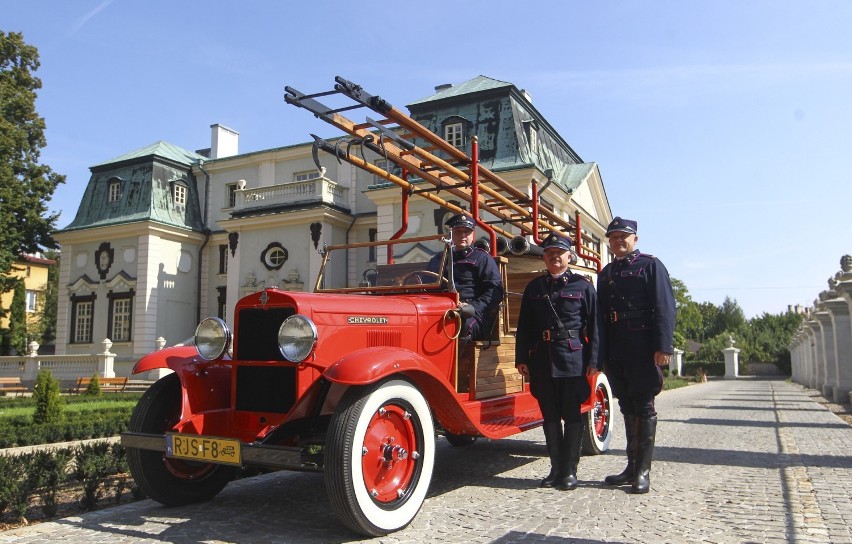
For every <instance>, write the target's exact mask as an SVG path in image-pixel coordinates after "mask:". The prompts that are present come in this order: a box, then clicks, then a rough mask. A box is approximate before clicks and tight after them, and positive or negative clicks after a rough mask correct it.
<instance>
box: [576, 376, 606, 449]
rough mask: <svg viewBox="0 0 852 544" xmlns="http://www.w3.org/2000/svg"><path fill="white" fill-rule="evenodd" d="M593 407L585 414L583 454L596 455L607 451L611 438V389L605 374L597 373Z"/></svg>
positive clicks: (593, 392)
mask: <svg viewBox="0 0 852 544" xmlns="http://www.w3.org/2000/svg"><path fill="white" fill-rule="evenodd" d="M592 400H593V401H594V406H593V407H592V409H591V410H589V411H588V412H587V413H586V421H585V423H586V432H585V433H583V453H585V454H588V455H598V454H601V453H603V452H605V451H607V450H609V442H610V439H611V438H612V406H611V404H612V389H610V387H609V380H607V378H606V374H603V373H602V372H599V373H598V374H597V376H596V379H595V387H594V390H593V391H592Z"/></svg>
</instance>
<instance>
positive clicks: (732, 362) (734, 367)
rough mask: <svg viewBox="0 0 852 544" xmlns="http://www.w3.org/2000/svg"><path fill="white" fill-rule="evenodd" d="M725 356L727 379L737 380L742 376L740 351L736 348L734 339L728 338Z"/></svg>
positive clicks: (723, 351)
mask: <svg viewBox="0 0 852 544" xmlns="http://www.w3.org/2000/svg"><path fill="white" fill-rule="evenodd" d="M722 353H723V354H724V355H725V379H726V380H735V379H737V377H738V376H739V374H740V371H739V358H740V350H739V348H735V347H734V338H733V337H732V336H728V347H726V348H725V349H723V350H722Z"/></svg>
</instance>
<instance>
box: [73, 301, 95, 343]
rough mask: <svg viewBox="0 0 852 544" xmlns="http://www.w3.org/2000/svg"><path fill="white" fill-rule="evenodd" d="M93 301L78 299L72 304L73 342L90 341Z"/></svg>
mask: <svg viewBox="0 0 852 544" xmlns="http://www.w3.org/2000/svg"><path fill="white" fill-rule="evenodd" d="M94 309H95V302H94V301H93V300H86V301H80V302H77V303H76V304H74V312H75V317H74V343H75V344H91V343H92V322H93V321H94Z"/></svg>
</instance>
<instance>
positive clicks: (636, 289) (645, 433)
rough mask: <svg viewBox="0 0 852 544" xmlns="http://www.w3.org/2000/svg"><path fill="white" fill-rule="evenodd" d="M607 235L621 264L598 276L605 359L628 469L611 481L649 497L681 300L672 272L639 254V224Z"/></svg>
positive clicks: (615, 227) (625, 223)
mask: <svg viewBox="0 0 852 544" xmlns="http://www.w3.org/2000/svg"><path fill="white" fill-rule="evenodd" d="M606 236H607V240H608V243H609V247H610V249H611V250H612V252H613V254H614V255H615V260H614V261H612V262H611V263H609V264H608V265H606V266H605V267H604V269H603V270H602V271H601V273H600V274H599V275H598V300H599V301H600V308H601V309H600V313H601V318H602V321H603V325H602V327H601V360H602V361H604V371H605V372H606V375H607V378H609V383H610V386H611V387H612V392H613V394H614V395H615V396H616V398H618V405H619V408H620V410H621V413H622V414H623V415H624V429H625V434H626V438H627V467H626V468H625V469H624V471H622V472H621V474H614V475H612V476H607V477H606V479H605V481H606V483H608V484H610V485H621V484H627V483H630V484H632V486H633V492H634V493H647V492H648V491H649V490H650V487H651V480H650V472H651V460H652V458H653V453H654V439H655V436H656V432H657V412H656V410H655V408H654V397H656V396H657V395H658V394H659V392H660V390H661V389H662V386H663V374H662V371H661V370H660V366H662V365H667V364H668V363H669V359H670V358H671V354H672V353H673V352H674V346H673V345H672V344H673V336H674V326H675V301H674V295H673V293H672V285H671V281H670V279H669V273H668V271H667V270H666V267H665V266H663V263H662V262H660V260H659V259H657V258H656V257H654V256H653V255H646V254H644V253H640V252H639V250H637V249H636V242H637V241H638V240H639V236H638V234H637V224H636V221H631V220H630V219H622V218H621V217H616V218H615V219H613V220H612V222H611V223H610V224H609V226H608V227H607V230H606Z"/></svg>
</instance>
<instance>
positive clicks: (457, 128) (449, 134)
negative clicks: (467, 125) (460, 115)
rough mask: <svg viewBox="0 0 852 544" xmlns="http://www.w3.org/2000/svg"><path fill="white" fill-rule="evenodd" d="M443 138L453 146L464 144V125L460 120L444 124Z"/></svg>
mask: <svg viewBox="0 0 852 544" xmlns="http://www.w3.org/2000/svg"><path fill="white" fill-rule="evenodd" d="M444 140H446V141H447V143H449V144H450V145H451V146H453V147H462V146H464V125H463V123H461V122H458V123H448V124H446V125H444Z"/></svg>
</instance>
